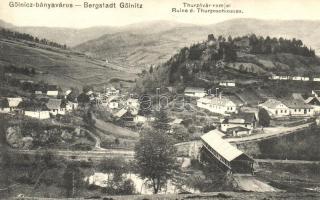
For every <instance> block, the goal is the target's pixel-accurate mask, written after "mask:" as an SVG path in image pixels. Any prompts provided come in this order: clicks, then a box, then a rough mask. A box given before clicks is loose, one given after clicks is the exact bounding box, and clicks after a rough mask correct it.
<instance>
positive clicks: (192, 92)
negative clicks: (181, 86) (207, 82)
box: [184, 87, 207, 98]
mask: <svg viewBox="0 0 320 200" xmlns="http://www.w3.org/2000/svg"><path fill="white" fill-rule="evenodd" d="M184 95H185V96H189V97H197V98H202V97H204V96H206V95H207V93H206V91H205V89H204V88H195V87H186V88H185V90H184Z"/></svg>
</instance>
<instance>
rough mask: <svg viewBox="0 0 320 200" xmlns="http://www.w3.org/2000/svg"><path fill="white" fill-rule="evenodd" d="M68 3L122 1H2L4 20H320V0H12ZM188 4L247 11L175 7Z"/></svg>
mask: <svg viewBox="0 0 320 200" xmlns="http://www.w3.org/2000/svg"><path fill="white" fill-rule="evenodd" d="M10 1H15V2H18V1H20V2H58V3H60V2H64V3H70V2H72V3H74V4H81V5H83V2H85V1H87V2H90V3H103V2H105V3H112V2H116V3H117V4H118V3H119V2H122V0H0V19H2V20H5V21H6V22H9V23H13V24H15V25H19V26H53V27H73V28H84V27H91V26H105V25H109V26H122V25H126V24H132V23H137V22H142V21H152V20H174V21H178V22H185V23H192V24H214V23H216V22H220V21H224V20H228V19H232V18H258V19H303V20H319V19H320V12H319V10H320V0H189V1H188V0H144V1H143V0H127V1H126V2H132V3H134V2H137V3H142V4H143V9H120V8H117V9H97V10H96V9H85V8H83V7H77V8H73V9H67V8H64V9H62V8H59V9H57V8H55V9H47V8H10V7H9V2H10ZM182 2H187V3H195V2H196V3H211V4H212V3H221V2H222V3H223V2H225V3H228V4H229V3H230V4H231V5H232V8H233V9H241V10H243V12H244V13H243V14H204V13H202V14H200V13H197V14H195V13H194V14H190V13H189V14H183V13H172V12H171V9H172V8H174V7H176V8H182V7H183V6H182Z"/></svg>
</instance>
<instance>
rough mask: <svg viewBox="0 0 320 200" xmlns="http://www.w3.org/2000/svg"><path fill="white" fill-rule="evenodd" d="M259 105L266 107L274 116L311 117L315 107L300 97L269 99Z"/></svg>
mask: <svg viewBox="0 0 320 200" xmlns="http://www.w3.org/2000/svg"><path fill="white" fill-rule="evenodd" d="M258 106H259V107H261V108H264V109H266V110H267V111H268V113H269V114H270V116H271V117H272V118H277V117H285V116H296V117H298V116H300V117H310V116H313V115H314V109H313V107H312V106H310V105H308V104H306V103H305V102H303V101H302V100H300V99H282V100H275V99H269V100H267V101H266V102H264V103H262V104H259V105H258Z"/></svg>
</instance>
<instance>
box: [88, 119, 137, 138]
mask: <svg viewBox="0 0 320 200" xmlns="http://www.w3.org/2000/svg"><path fill="white" fill-rule="evenodd" d="M92 118H93V119H94V120H95V121H96V123H95V127H96V128H97V129H98V130H100V131H102V132H104V133H108V134H111V135H113V136H115V137H125V138H138V137H139V133H137V132H134V131H131V130H129V129H126V128H122V127H120V126H117V125H115V124H112V123H110V122H105V121H103V120H101V119H97V118H96V117H95V116H94V115H92Z"/></svg>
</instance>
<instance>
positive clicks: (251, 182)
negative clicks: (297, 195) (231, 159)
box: [233, 174, 280, 192]
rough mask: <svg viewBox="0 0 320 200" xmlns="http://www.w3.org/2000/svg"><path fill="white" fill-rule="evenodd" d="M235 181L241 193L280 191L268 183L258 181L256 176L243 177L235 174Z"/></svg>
mask: <svg viewBox="0 0 320 200" xmlns="http://www.w3.org/2000/svg"><path fill="white" fill-rule="evenodd" d="M233 177H234V180H235V181H236V183H237V186H238V189H239V190H241V191H247V192H279V191H280V190H279V189H276V188H274V187H272V186H270V185H268V184H267V183H264V182H262V181H260V180H257V179H256V178H255V177H254V176H251V175H243V174H241V175H240V174H234V175H233Z"/></svg>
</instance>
